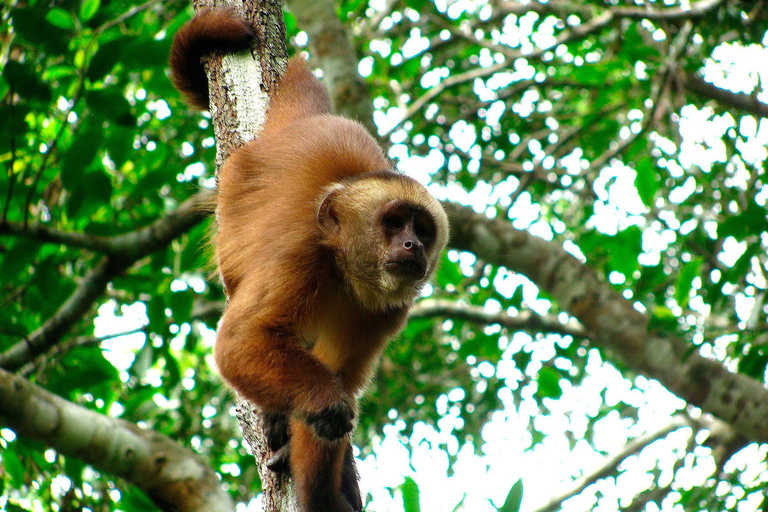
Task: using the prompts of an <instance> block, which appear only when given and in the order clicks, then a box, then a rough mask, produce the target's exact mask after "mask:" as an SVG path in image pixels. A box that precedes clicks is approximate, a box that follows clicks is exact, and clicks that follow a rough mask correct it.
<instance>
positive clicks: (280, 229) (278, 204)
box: [216, 114, 389, 324]
mask: <svg viewBox="0 0 768 512" xmlns="http://www.w3.org/2000/svg"><path fill="white" fill-rule="evenodd" d="M388 168H389V163H388V161H387V159H386V158H385V157H384V155H383V154H382V152H381V150H380V149H379V146H378V145H377V144H376V142H375V141H374V140H373V138H372V137H371V136H370V135H369V134H368V132H367V131H366V130H365V129H364V128H363V127H362V126H361V125H360V124H359V123H356V122H354V121H350V120H347V119H343V118H339V117H334V116H330V115H325V114H323V115H315V116H311V117H306V118H300V119H298V120H295V121H293V122H292V123H290V124H288V125H287V126H285V127H284V128H283V129H281V130H279V131H277V132H267V133H265V134H264V135H262V136H261V137H260V138H258V139H257V140H255V141H253V142H251V143H249V144H247V145H245V146H243V147H242V148H240V149H239V150H237V151H236V152H234V153H233V154H232V155H231V156H230V157H229V159H228V160H227V162H226V164H225V165H224V167H222V169H221V172H220V175H219V196H218V209H217V218H218V225H219V231H218V233H217V235H216V245H217V255H218V260H219V264H220V271H221V275H222V278H223V280H224V285H225V288H226V291H227V294H228V296H229V298H230V300H232V297H233V296H234V295H236V294H237V293H238V292H239V290H240V289H241V288H245V289H247V290H248V292H246V293H247V294H248V297H249V298H250V299H253V300H254V304H253V308H254V312H255V313H257V312H259V311H263V312H264V313H267V311H271V312H277V311H279V312H286V311H288V312H291V314H293V315H294V317H293V318H283V319H282V320H283V321H284V322H285V323H286V324H292V323H295V322H296V320H297V318H296V315H301V314H304V313H307V312H308V310H309V309H310V308H311V306H312V304H313V303H314V302H315V301H316V300H317V295H318V294H321V293H322V290H320V289H319V283H321V282H328V281H329V280H332V279H334V277H333V276H332V273H333V264H334V262H333V259H332V256H331V254H330V253H329V252H328V251H325V250H323V245H322V234H321V231H320V229H319V227H318V224H317V211H318V207H319V205H320V202H321V201H322V199H323V197H324V196H325V194H326V193H327V191H328V188H329V187H330V186H331V185H332V184H333V183H337V182H340V181H343V180H345V179H348V178H351V177H354V176H358V175H360V174H365V173H368V172H376V171H381V170H385V169H388ZM264 283H279V284H280V286H279V287H274V286H269V287H268V286H265V285H264ZM284 314H285V313H283V315H284Z"/></svg>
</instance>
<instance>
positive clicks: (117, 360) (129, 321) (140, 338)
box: [93, 300, 149, 371]
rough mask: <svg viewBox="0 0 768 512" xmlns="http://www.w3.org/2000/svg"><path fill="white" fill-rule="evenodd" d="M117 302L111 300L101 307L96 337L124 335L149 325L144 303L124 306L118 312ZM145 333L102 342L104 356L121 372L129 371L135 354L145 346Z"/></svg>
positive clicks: (95, 332) (95, 325)
mask: <svg viewBox="0 0 768 512" xmlns="http://www.w3.org/2000/svg"><path fill="white" fill-rule="evenodd" d="M116 307H117V303H116V302H115V301H113V300H109V301H107V302H105V303H104V304H102V305H101V306H100V307H99V315H98V316H97V317H96V318H95V319H94V321H93V324H94V330H93V333H94V335H95V336H97V337H103V336H109V335H111V334H117V333H121V332H128V331H131V330H135V329H140V328H141V327H144V326H145V325H147V324H149V318H148V317H147V306H146V305H145V304H144V303H143V302H135V303H133V304H130V305H122V306H121V307H120V311H119V313H118V312H117V311H116ZM146 338H147V337H146V335H145V334H144V333H134V334H129V335H126V336H118V337H116V338H110V339H107V340H104V341H103V342H102V343H101V346H102V348H103V349H104V357H105V358H106V359H107V360H108V361H109V362H110V363H112V364H113V365H114V367H115V368H117V369H118V370H121V371H124V370H127V369H128V368H129V367H130V366H131V364H133V360H134V359H135V355H134V354H135V352H136V351H138V350H140V349H141V348H142V347H143V346H144V344H145V343H146Z"/></svg>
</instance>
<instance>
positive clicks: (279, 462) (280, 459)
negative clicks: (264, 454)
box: [267, 444, 291, 474]
mask: <svg viewBox="0 0 768 512" xmlns="http://www.w3.org/2000/svg"><path fill="white" fill-rule="evenodd" d="M290 454H291V445H290V444H284V445H283V446H282V447H281V448H280V449H279V450H277V451H276V452H275V454H274V455H273V456H272V457H270V459H269V460H268V461H267V467H268V468H269V469H270V470H271V471H274V472H275V473H287V474H290V473H291V457H290Z"/></svg>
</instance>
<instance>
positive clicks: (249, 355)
mask: <svg viewBox="0 0 768 512" xmlns="http://www.w3.org/2000/svg"><path fill="white" fill-rule="evenodd" d="M215 352H216V364H217V366H218V368H219V371H220V373H221V375H222V376H223V377H224V379H225V380H226V381H227V382H229V384H230V385H231V386H232V387H234V388H235V389H236V390H237V391H238V392H239V393H240V394H242V395H243V396H245V397H246V398H247V399H249V400H251V401H252V402H254V403H255V404H257V405H259V406H261V407H262V408H264V409H265V410H266V411H269V412H278V413H283V414H288V415H290V416H292V417H295V418H298V419H300V420H301V421H303V422H305V423H307V424H308V425H309V426H311V427H312V429H313V430H314V431H315V434H316V435H317V436H319V437H322V438H325V439H338V438H340V437H342V436H344V435H345V434H347V433H348V432H350V431H351V430H352V427H353V424H352V420H353V419H354V417H355V404H354V400H353V398H352V397H351V396H350V395H349V394H348V393H347V392H346V391H344V388H343V385H342V382H341V380H340V379H339V378H338V377H337V376H336V375H335V374H334V373H333V372H332V371H331V370H330V369H329V368H328V367H327V366H326V365H324V364H323V363H322V362H320V361H319V360H318V359H317V358H316V357H314V356H313V355H312V354H311V353H310V352H309V351H307V349H306V348H304V346H303V345H302V343H301V342H300V341H299V338H298V337H297V336H296V334H295V333H292V332H290V331H289V330H285V329H280V328H278V327H275V326H274V325H269V324H268V323H267V322H266V321H265V320H264V319H263V317H260V315H259V313H258V312H254V311H252V307H250V305H249V303H248V302H247V301H245V300H242V301H239V300H238V297H234V298H233V299H232V300H231V302H230V304H229V306H228V307H227V311H226V312H225V314H224V317H223V318H222V321H221V325H220V327H219V333H218V338H217V341H216V346H215Z"/></svg>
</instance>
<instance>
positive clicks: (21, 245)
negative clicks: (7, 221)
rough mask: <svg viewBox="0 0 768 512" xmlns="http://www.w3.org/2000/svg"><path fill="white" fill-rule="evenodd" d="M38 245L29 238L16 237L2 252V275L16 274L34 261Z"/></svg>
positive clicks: (0, 267)
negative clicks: (8, 247)
mask: <svg viewBox="0 0 768 512" xmlns="http://www.w3.org/2000/svg"><path fill="white" fill-rule="evenodd" d="M39 249H40V245H39V244H38V243H36V242H34V241H32V240H31V239H29V238H16V239H15V240H14V241H12V242H11V247H10V249H7V250H6V251H5V253H0V254H2V264H1V265H0V269H1V270H2V275H4V276H18V275H19V274H21V273H22V272H23V271H24V270H25V269H26V268H27V267H29V265H30V263H32V262H33V261H34V258H35V255H36V254H37V251H38V250H39Z"/></svg>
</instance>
